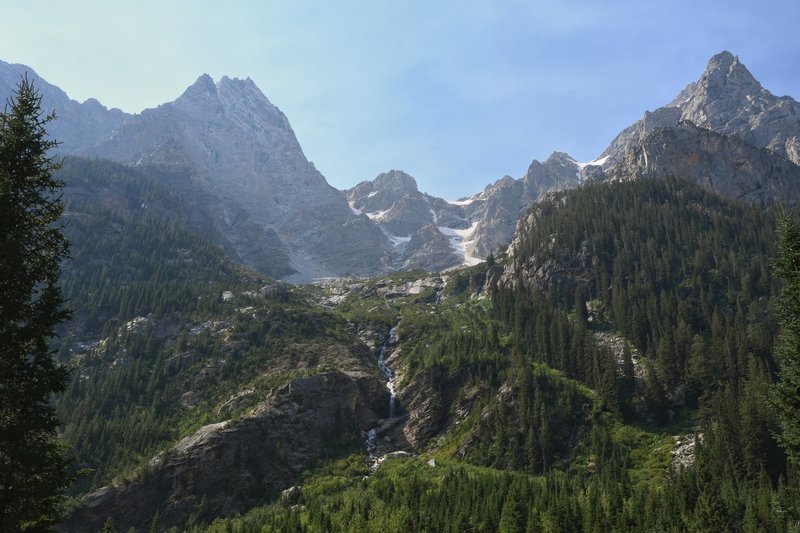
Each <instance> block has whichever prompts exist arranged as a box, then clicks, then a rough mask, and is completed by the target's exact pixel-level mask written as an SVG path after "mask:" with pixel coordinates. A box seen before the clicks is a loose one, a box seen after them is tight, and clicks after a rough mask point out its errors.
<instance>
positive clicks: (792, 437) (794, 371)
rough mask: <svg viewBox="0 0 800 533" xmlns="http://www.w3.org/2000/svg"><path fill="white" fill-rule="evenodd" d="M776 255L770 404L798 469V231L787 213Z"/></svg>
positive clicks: (799, 346)
mask: <svg viewBox="0 0 800 533" xmlns="http://www.w3.org/2000/svg"><path fill="white" fill-rule="evenodd" d="M778 252H779V253H778V259H777V260H776V262H775V273H776V274H777V275H778V276H779V277H780V278H781V279H782V281H783V282H784V285H783V288H782V289H781V296H780V306H779V309H780V321H781V328H782V329H781V335H780V339H779V341H778V355H779V357H780V381H779V382H778V383H776V384H775V385H774V387H773V404H774V406H775V409H776V411H777V415H778V420H779V421H780V426H781V434H780V442H781V445H782V446H783V447H784V448H785V449H786V451H787V453H788V455H789V458H790V459H791V460H792V461H793V462H795V463H796V464H797V465H798V466H800V228H798V227H797V224H796V223H795V222H794V221H793V220H792V219H791V218H790V216H789V215H788V214H783V215H782V216H781V218H780V220H779V225H778Z"/></svg>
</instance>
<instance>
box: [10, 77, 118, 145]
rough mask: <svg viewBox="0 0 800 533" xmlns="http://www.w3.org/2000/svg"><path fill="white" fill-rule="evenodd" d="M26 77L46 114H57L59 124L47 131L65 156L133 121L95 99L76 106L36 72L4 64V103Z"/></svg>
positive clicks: (51, 126) (51, 124)
mask: <svg viewBox="0 0 800 533" xmlns="http://www.w3.org/2000/svg"><path fill="white" fill-rule="evenodd" d="M23 76H27V77H28V80H30V81H32V82H33V85H34V87H35V88H36V90H38V91H39V94H40V95H41V97H42V110H43V111H45V112H50V111H53V110H56V115H57V120H55V121H53V122H51V123H50V124H48V126H47V131H48V133H49V134H50V137H51V138H53V139H56V140H58V141H59V142H60V143H61V146H60V150H62V151H64V152H77V151H80V150H85V149H87V148H88V147H90V146H92V145H93V144H95V143H96V142H97V141H99V140H100V139H102V138H104V137H106V136H107V135H108V134H109V133H111V131H112V130H113V129H114V128H116V127H117V126H119V125H120V124H122V122H124V121H125V120H126V119H127V118H129V117H130V115H128V114H126V113H123V112H122V111H120V110H119V109H107V108H106V107H104V106H103V105H101V104H100V102H98V101H97V100H95V99H94V98H90V99H89V100H86V101H85V102H83V103H79V102H76V101H75V100H72V99H70V98H69V97H68V96H67V94H66V93H65V92H64V91H62V90H61V89H59V88H58V87H56V86H55V85H51V84H49V83H47V82H46V81H45V80H43V79H42V78H41V77H40V76H39V75H38V74H36V72H34V70H33V69H32V68H30V67H28V66H25V65H19V64H14V63H6V62H4V61H0V96H2V99H3V102H5V98H6V96H7V95H11V94H12V93H13V92H14V89H15V88H16V87H17V85H18V84H19V82H20V80H21V79H22V77H23Z"/></svg>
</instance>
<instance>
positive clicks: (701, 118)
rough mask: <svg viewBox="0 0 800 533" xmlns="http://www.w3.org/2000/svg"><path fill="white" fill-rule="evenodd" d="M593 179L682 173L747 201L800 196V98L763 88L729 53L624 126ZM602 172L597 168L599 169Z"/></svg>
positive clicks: (793, 200)
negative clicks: (661, 104) (659, 105)
mask: <svg viewBox="0 0 800 533" xmlns="http://www.w3.org/2000/svg"><path fill="white" fill-rule="evenodd" d="M599 161H601V163H602V171H601V172H595V173H594V174H591V175H590V174H589V173H588V172H586V171H583V172H582V176H583V177H584V178H585V179H586V178H590V177H591V178H594V179H605V178H607V177H612V178H620V177H625V176H628V177H633V176H642V177H659V176H666V175H673V176H682V177H685V178H688V179H690V180H692V181H694V182H696V183H699V184H701V185H703V186H704V187H706V188H707V189H709V190H713V191H715V192H718V193H719V194H722V195H725V196H728V197H732V198H740V199H743V200H745V201H748V202H755V203H762V202H767V201H772V202H783V203H786V204H790V205H792V204H795V203H797V201H798V199H800V188H798V186H797V185H798V182H797V177H796V176H797V169H798V168H799V167H798V166H797V165H798V164H800V103H798V102H796V101H795V100H794V99H792V98H790V97H788V96H783V97H777V96H774V95H773V94H771V93H770V92H769V91H767V90H766V89H764V88H763V87H762V86H761V84H760V83H759V82H758V81H757V80H756V79H755V78H754V77H753V75H752V74H751V73H750V72H749V71H748V70H747V68H746V67H745V66H744V65H743V64H742V63H741V62H740V61H739V59H738V58H737V57H735V56H733V55H732V54H731V53H730V52H721V53H719V54H717V55H715V56H714V57H712V58H711V60H710V61H709V62H708V67H707V68H706V70H705V72H704V73H703V74H702V76H701V77H700V79H699V80H698V81H696V82H693V83H690V84H689V85H688V86H687V87H686V88H685V89H684V90H683V91H681V93H680V94H679V95H678V96H677V97H676V98H675V99H674V100H673V101H672V102H670V103H669V104H668V105H666V106H665V107H662V108H659V109H657V110H655V111H653V112H646V113H645V115H644V117H643V118H642V119H641V120H639V121H638V122H636V123H634V124H633V125H631V126H629V127H628V128H626V129H625V130H623V131H622V132H621V133H620V134H619V135H618V136H617V137H616V138H615V139H614V141H612V143H611V144H610V145H609V147H608V148H607V149H606V150H605V151H604V152H603V154H602V157H601V159H600V160H599ZM596 170H598V169H596Z"/></svg>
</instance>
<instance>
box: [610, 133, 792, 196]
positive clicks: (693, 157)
mask: <svg viewBox="0 0 800 533" xmlns="http://www.w3.org/2000/svg"><path fill="white" fill-rule="evenodd" d="M611 176H612V177H618V178H621V179H625V178H631V177H639V178H663V177H667V176H681V177H686V178H689V179H690V180H692V181H694V182H695V183H697V184H698V185H700V186H701V187H703V188H705V189H707V190H709V191H712V192H715V193H717V194H721V195H722V196H726V197H728V198H737V199H741V200H744V201H746V202H749V203H753V204H765V203H767V202H781V203H784V204H790V205H792V204H795V203H796V202H797V200H798V197H799V196H800V167H799V166H797V165H795V164H794V163H792V162H791V161H789V160H788V159H784V158H783V157H780V156H776V155H775V153H774V152H771V151H770V150H768V149H766V148H758V147H756V146H753V145H752V144H749V143H747V142H745V141H743V140H742V139H741V138H740V137H738V136H727V135H722V134H719V133H716V132H713V131H710V130H707V129H703V128H698V127H697V126H695V125H694V124H692V123H691V122H688V121H684V122H681V123H679V124H678V125H676V126H671V127H667V128H660V129H657V130H654V131H653V132H652V133H650V134H649V135H647V136H646V137H645V138H644V139H643V140H642V141H641V143H640V144H639V145H634V146H631V147H629V148H628V149H626V150H625V152H624V153H623V155H622V157H621V160H620V162H619V164H618V166H617V167H616V168H615V169H613V170H612V171H611Z"/></svg>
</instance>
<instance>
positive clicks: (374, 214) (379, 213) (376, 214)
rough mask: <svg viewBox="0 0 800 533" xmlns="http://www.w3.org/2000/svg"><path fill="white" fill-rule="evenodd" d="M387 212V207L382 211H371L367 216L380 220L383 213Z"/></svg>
mask: <svg viewBox="0 0 800 533" xmlns="http://www.w3.org/2000/svg"><path fill="white" fill-rule="evenodd" d="M388 212H389V209H385V210H383V211H373V212H372V213H367V216H368V217H369V219H370V220H376V221H380V220H382V219H383V215H385V214H386V213H388Z"/></svg>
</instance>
